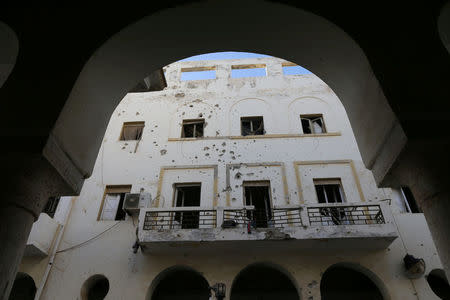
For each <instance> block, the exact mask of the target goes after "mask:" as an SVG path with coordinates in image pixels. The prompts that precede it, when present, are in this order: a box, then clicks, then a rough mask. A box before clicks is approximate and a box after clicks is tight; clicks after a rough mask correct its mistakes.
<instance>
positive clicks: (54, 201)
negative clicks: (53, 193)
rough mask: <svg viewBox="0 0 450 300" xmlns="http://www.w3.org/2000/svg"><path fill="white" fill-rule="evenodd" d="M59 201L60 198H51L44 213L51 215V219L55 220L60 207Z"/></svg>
mask: <svg viewBox="0 0 450 300" xmlns="http://www.w3.org/2000/svg"><path fill="white" fill-rule="evenodd" d="M59 199H60V198H59V197H50V198H49V199H48V201H47V204H46V205H45V207H44V210H43V211H42V212H43V213H46V214H47V215H49V217H50V218H53V217H54V216H55V212H56V208H57V207H58V203H59Z"/></svg>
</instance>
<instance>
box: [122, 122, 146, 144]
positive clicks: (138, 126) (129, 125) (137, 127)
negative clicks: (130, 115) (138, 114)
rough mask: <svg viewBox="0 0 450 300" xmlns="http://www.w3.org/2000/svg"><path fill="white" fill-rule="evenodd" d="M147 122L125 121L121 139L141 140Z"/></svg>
mask: <svg viewBox="0 0 450 300" xmlns="http://www.w3.org/2000/svg"><path fill="white" fill-rule="evenodd" d="M144 124H145V122H125V123H123V127H122V132H121V134H120V140H121V141H130V140H140V139H141V137H142V132H143V131H144Z"/></svg>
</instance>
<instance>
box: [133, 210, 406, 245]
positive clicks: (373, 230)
mask: <svg viewBox="0 0 450 300" xmlns="http://www.w3.org/2000/svg"><path fill="white" fill-rule="evenodd" d="M361 205H379V206H380V209H381V211H382V214H383V215H382V216H383V220H384V223H382V224H377V223H373V224H370V223H369V224H361V225H333V226H330V225H322V224H318V225H317V224H314V225H310V224H309V221H308V220H309V219H308V216H307V211H308V208H315V207H339V206H347V207H348V206H355V207H358V206H361ZM284 208H287V209H292V208H296V209H298V210H299V211H300V214H301V220H302V222H301V224H285V226H284V227H276V228H275V227H271V228H256V229H254V228H252V230H251V233H248V232H247V226H246V225H245V224H238V225H237V227H234V228H226V229H224V228H221V224H222V221H223V217H222V216H223V210H235V209H236V210H239V209H240V208H233V207H217V208H216V211H217V213H216V224H217V226H214V225H210V227H209V228H198V229H178V228H177V229H150V230H143V228H144V222H145V215H146V212H155V213H156V212H160V211H165V212H168V211H172V210H173V211H174V212H175V211H182V210H186V211H201V210H204V208H199V207H195V208H182V207H179V208H161V209H157V208H149V209H143V210H141V213H140V218H139V220H140V223H139V232H138V238H139V242H140V244H141V246H142V247H143V251H144V252H145V251H148V252H150V253H156V252H161V253H162V252H164V251H167V250H168V249H172V248H173V250H176V249H179V250H186V248H185V246H187V247H188V248H189V247H191V246H192V247H200V246H202V247H203V248H204V249H215V248H219V249H221V250H223V249H232V248H236V249H241V247H242V249H244V248H245V247H250V248H251V247H253V244H254V243H261V242H264V243H265V244H267V246H268V247H271V248H274V247H275V248H276V247H278V246H276V244H282V245H284V246H283V247H286V246H287V244H286V243H289V247H293V248H295V249H310V248H311V249H315V248H318V249H319V248H321V247H322V248H323V249H324V250H326V249H347V250H351V249H366V250H375V249H385V248H387V247H388V246H389V245H390V244H391V243H392V241H393V240H395V238H397V230H396V228H395V225H394V221H393V217H392V213H391V211H390V207H389V206H388V205H387V203H385V202H376V203H367V202H365V203H344V204H343V203H335V204H307V205H302V206H296V207H294V206H289V207H276V208H274V209H284ZM210 210H211V209H209V211H210ZM155 218H158V216H155ZM230 247H231V248H230ZM222 248H223V249H222Z"/></svg>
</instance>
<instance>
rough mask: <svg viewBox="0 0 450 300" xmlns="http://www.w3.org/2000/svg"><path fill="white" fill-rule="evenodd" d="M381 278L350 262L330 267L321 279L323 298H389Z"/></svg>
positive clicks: (357, 299) (378, 299)
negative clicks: (349, 263)
mask: <svg viewBox="0 0 450 300" xmlns="http://www.w3.org/2000/svg"><path fill="white" fill-rule="evenodd" d="M381 284H382V283H381V280H379V279H378V277H376V275H375V274H373V273H372V272H370V271H369V270H367V269H365V268H363V267H361V266H358V265H348V264H337V265H333V266H331V267H329V268H328V269H327V270H326V271H325V273H324V274H323V276H322V280H321V281H320V293H321V296H322V297H321V299H322V300H340V299H346V300H349V299H354V300H359V299H366V300H387V299H388V296H387V292H386V291H385V289H384V288H383V286H381Z"/></svg>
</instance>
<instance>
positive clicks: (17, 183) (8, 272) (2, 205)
mask: <svg viewBox="0 0 450 300" xmlns="http://www.w3.org/2000/svg"><path fill="white" fill-rule="evenodd" d="M0 160H1V162H2V164H1V165H2V167H3V170H2V171H3V174H4V175H5V176H7V178H8V179H7V181H6V182H4V186H3V188H2V197H1V199H0V241H1V242H0V244H1V246H0V299H1V300H7V299H8V298H9V293H10V291H11V288H12V285H13V284H14V279H15V276H16V273H17V270H18V268H19V265H20V262H21V260H22V256H23V253H24V251H25V246H26V242H27V240H28V235H29V234H30V231H31V227H32V226H33V223H34V221H36V220H37V218H38V216H39V214H40V212H41V211H42V209H43V207H44V206H45V204H46V202H47V201H48V199H49V197H51V196H60V195H71V194H73V192H72V191H71V190H70V188H69V186H68V185H66V183H65V181H64V180H63V179H62V177H61V176H60V175H59V174H58V173H57V172H56V170H55V169H54V168H53V167H52V166H51V165H50V164H49V163H48V161H47V160H46V159H45V158H44V157H43V156H42V155H40V154H30V153H21V154H3V155H2V157H1V158H0Z"/></svg>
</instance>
